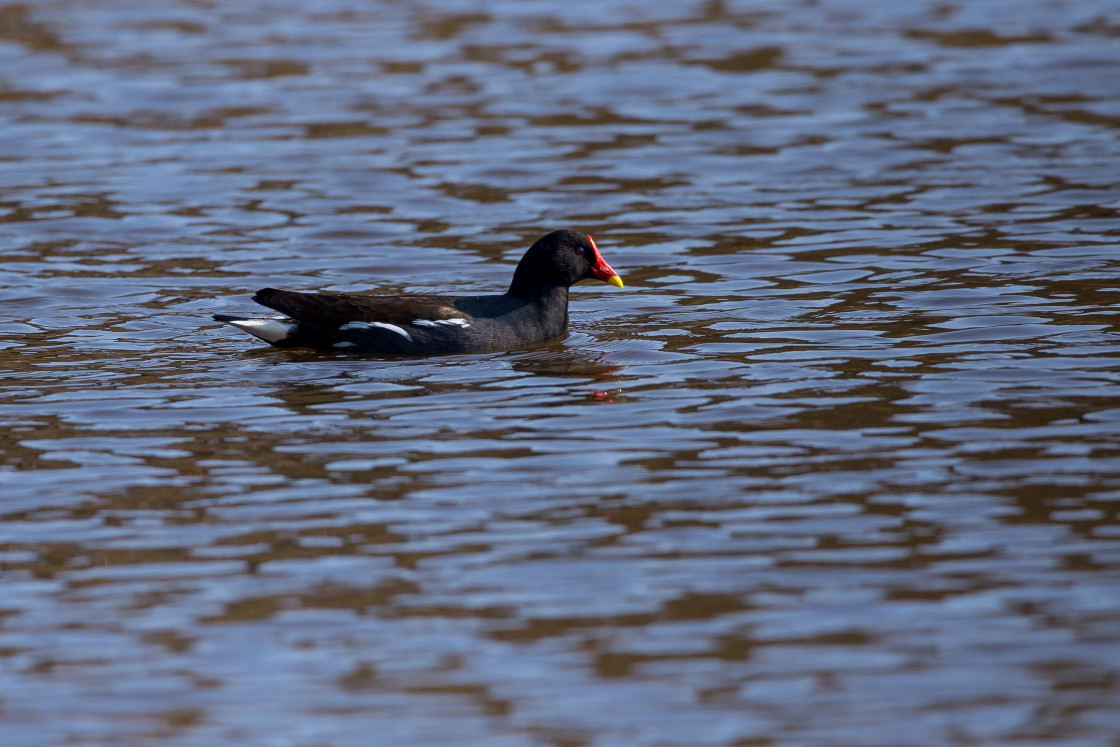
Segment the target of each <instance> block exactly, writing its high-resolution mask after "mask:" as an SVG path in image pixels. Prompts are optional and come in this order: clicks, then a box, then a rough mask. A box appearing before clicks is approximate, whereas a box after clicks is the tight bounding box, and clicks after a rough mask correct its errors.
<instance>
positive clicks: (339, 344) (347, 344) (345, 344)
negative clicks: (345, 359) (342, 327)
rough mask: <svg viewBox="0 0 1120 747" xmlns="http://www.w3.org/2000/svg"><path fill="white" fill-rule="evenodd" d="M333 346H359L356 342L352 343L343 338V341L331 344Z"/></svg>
mask: <svg viewBox="0 0 1120 747" xmlns="http://www.w3.org/2000/svg"><path fill="white" fill-rule="evenodd" d="M331 347H332V348H356V347H358V346H357V345H356V344H354V343H352V342H346V341H345V340H343V341H342V342H336V343H335V344H334V345H331Z"/></svg>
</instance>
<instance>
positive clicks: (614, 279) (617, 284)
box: [607, 275, 622, 288]
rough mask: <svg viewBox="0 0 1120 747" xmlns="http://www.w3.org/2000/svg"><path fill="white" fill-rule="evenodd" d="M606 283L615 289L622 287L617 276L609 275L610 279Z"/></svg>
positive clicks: (620, 280)
mask: <svg viewBox="0 0 1120 747" xmlns="http://www.w3.org/2000/svg"><path fill="white" fill-rule="evenodd" d="M607 282H608V283H610V284H611V285H613V286H614V287H615V288H621V287H622V278H620V277H619V276H618V275H611V279H610V280H608V281H607Z"/></svg>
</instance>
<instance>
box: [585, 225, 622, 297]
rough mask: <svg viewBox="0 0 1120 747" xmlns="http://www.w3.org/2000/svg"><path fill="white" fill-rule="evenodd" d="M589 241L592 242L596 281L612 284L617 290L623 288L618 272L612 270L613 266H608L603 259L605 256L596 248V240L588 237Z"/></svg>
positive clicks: (593, 268)
mask: <svg viewBox="0 0 1120 747" xmlns="http://www.w3.org/2000/svg"><path fill="white" fill-rule="evenodd" d="M587 240H588V241H589V242H591V254H592V259H593V260H594V262H593V264H592V265H591V274H592V275H594V276H595V278H596V279H598V280H602V281H603V282H604V283H610V284H611V285H613V286H615V287H616V288H621V287H622V278H620V277H619V276H618V273H617V272H615V271H614V270H612V269H611V266H610V265H608V264H607V261H606V260H605V259H603V255H602V254H599V247H597V246H595V239H593V238H591V237H590V236H588V237H587Z"/></svg>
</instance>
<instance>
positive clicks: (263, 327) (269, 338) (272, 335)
mask: <svg viewBox="0 0 1120 747" xmlns="http://www.w3.org/2000/svg"><path fill="white" fill-rule="evenodd" d="M230 324H231V325H233V326H234V327H237V328H238V329H241V330H245V331H246V332H248V333H249V334H251V335H252V336H253V337H257V338H260V339H262V340H264V341H265V342H280V341H281V340H285V339H287V338H288V337H290V336H291V334H292V332H294V331H295V329H296V325H294V324H292V323H291V322H284V321H280V320H279V319H239V320H237V321H235V322H230Z"/></svg>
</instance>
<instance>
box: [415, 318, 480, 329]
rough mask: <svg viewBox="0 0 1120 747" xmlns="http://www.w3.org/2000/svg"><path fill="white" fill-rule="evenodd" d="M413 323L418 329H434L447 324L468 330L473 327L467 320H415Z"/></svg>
mask: <svg viewBox="0 0 1120 747" xmlns="http://www.w3.org/2000/svg"><path fill="white" fill-rule="evenodd" d="M412 323H413V324H415V325H416V326H417V327H434V326H436V325H437V324H445V325H448V326H450V327H462V328H463V329H466V328H467V327H469V326H471V323H470V322H468V321H467V320H466V319H437V320H436V321H434V322H433V321H432V320H431V319H413V320H412Z"/></svg>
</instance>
